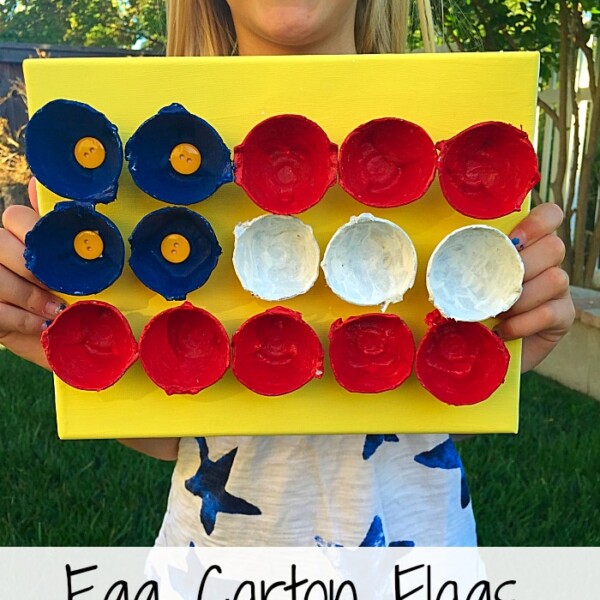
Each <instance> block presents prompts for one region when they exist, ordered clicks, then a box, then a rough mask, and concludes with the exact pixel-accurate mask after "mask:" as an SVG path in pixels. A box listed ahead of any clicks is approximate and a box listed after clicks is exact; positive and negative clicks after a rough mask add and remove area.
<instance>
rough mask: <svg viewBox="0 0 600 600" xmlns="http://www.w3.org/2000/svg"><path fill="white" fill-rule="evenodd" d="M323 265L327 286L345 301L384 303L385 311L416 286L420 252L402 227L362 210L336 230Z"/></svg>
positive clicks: (359, 304) (366, 304) (367, 304)
mask: <svg viewBox="0 0 600 600" xmlns="http://www.w3.org/2000/svg"><path fill="white" fill-rule="evenodd" d="M321 267H322V269H323V273H324V274H325V279H326V281H327V285H328V286H329V287H330V288H331V290H332V291H333V293H334V294H336V295H337V296H339V297H340V298H341V299H342V300H345V301H346V302H349V303H351V304H356V305H358V306H376V305H381V310H382V311H385V310H386V308H387V307H388V305H389V304H392V303H395V302H400V301H401V300H402V298H403V297H404V294H405V293H406V292H407V291H408V290H409V289H410V288H411V287H412V286H413V284H414V282H415V275H416V272H417V252H416V250H415V247H414V245H413V243H412V241H411V239H410V238H409V237H408V235H407V234H406V232H405V231H404V230H403V229H402V228H401V227H399V226H398V225H396V224H395V223H392V222H391V221H388V220H386V219H380V218H378V217H374V216H373V215H372V214H370V213H363V214H361V215H359V216H358V217H351V218H350V221H349V222H348V223H346V224H345V225H342V227H340V228H339V229H338V230H337V231H336V232H335V234H334V235H333V237H332V238H331V240H330V241H329V244H328V245H327V249H326V250H325V255H324V257H323V262H322V263H321Z"/></svg>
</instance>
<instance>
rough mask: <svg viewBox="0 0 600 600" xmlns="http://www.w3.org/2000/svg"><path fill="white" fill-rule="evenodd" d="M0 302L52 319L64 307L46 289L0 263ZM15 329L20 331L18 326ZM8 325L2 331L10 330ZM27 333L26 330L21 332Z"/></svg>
mask: <svg viewBox="0 0 600 600" xmlns="http://www.w3.org/2000/svg"><path fill="white" fill-rule="evenodd" d="M0 302H4V303H8V304H11V305H13V306H15V307H18V308H22V309H23V310H26V311H27V312H30V313H34V314H35V315H38V316H39V317H43V318H44V320H45V319H54V317H56V316H57V315H58V313H59V312H60V311H61V310H63V309H64V308H65V305H64V304H63V302H62V301H61V300H60V299H59V298H56V297H55V296H53V295H52V294H49V293H48V292H47V291H46V290H43V289H42V288H40V287H38V286H37V285H35V284H33V283H30V282H29V281H26V280H25V279H23V278H22V277H19V276H18V275H16V274H15V273H13V272H12V271H10V270H9V269H7V268H6V267H3V266H2V265H0ZM14 329H15V330H17V331H21V330H20V329H19V328H18V327H14ZM10 330H11V328H10V327H9V328H8V329H6V324H5V329H4V331H10ZM23 333H27V332H23Z"/></svg>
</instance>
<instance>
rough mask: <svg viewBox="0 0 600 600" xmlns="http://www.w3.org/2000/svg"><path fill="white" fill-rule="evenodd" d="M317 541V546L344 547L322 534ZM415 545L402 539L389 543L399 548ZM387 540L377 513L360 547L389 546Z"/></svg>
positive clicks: (390, 546) (316, 538)
mask: <svg viewBox="0 0 600 600" xmlns="http://www.w3.org/2000/svg"><path fill="white" fill-rule="evenodd" d="M315 542H317V546H319V547H321V548H323V547H328V548H331V547H335V548H343V547H344V546H343V545H342V544H336V543H335V542H328V541H326V540H324V539H323V538H322V537H321V536H320V535H318V536H316V537H315ZM414 545H415V543H414V542H411V541H410V540H402V541H398V542H391V543H390V544H389V548H397V547H400V546H405V547H409V548H412V547H413V546H414ZM387 547H388V546H387V545H386V542H385V535H384V533H383V524H382V522H381V517H380V516H379V515H375V517H374V518H373V521H371V525H370V527H369V531H367V535H366V536H365V539H364V540H363V541H362V542H361V543H360V546H359V548H387Z"/></svg>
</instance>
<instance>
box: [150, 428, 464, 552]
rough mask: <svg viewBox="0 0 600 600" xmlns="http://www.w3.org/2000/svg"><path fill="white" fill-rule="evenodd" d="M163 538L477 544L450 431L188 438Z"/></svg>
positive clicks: (163, 541) (237, 542) (224, 542)
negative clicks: (438, 432)
mask: <svg viewBox="0 0 600 600" xmlns="http://www.w3.org/2000/svg"><path fill="white" fill-rule="evenodd" d="M156 543H157V545H159V546H190V545H194V546H324V545H328V546H350V547H357V546H378V547H387V546H415V545H416V546H473V545H475V544H476V534H475V522H474V518H473V511H472V506H471V500H470V497H469V491H468V487H467V482H466V477H465V474H464V469H463V466H462V462H461V460H460V457H459V455H458V452H457V451H456V448H455V447H454V444H453V442H452V440H451V439H450V438H449V437H448V436H447V435H440V434H431V435H430V434H427V435H422V434H419V435H404V434H402V435H401V434H398V435H393V434H387V435H322V436H268V437H267V436H265V437H262V436H251V437H206V438H185V439H182V440H181V442H180V445H179V456H178V460H177V465H176V467H175V472H174V474H173V480H172V485H171V491H170V494H169V503H168V507H167V512H166V514H165V517H164V521H163V525H162V528H161V531H160V533H159V536H158V539H157V541H156Z"/></svg>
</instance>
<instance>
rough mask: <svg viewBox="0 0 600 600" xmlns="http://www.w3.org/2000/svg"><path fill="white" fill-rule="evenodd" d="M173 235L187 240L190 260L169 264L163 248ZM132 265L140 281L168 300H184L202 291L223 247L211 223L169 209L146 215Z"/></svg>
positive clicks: (134, 243) (135, 242)
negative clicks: (169, 236) (198, 290)
mask: <svg viewBox="0 0 600 600" xmlns="http://www.w3.org/2000/svg"><path fill="white" fill-rule="evenodd" d="M171 234H178V235H180V236H183V237H184V238H185V239H186V240H187V241H188V242H189V244H190V253H189V256H188V257H187V258H186V259H185V260H184V261H183V262H180V263H172V262H169V261H168V260H167V259H166V258H165V257H164V256H163V254H162V250H161V244H162V242H163V240H164V239H165V238H166V237H167V236H168V235H171ZM129 243H130V244H131V257H130V259H129V265H130V266H131V269H132V270H133V272H134V273H135V275H136V276H137V278H138V279H139V280H140V281H141V282H142V283H143V284H144V285H145V286H146V287H147V288H150V289H151V290H153V291H154V292H157V293H158V294H160V295H161V296H163V297H164V298H165V299H166V300H184V299H185V297H186V296H187V294H188V293H190V292H192V291H194V290H196V289H198V288H200V287H202V286H203V285H204V284H205V283H206V281H207V280H208V278H209V277H210V275H211V273H212V272H213V270H214V268H215V267H216V266H217V262H218V260H219V256H220V255H221V252H222V250H221V246H219V242H218V240H217V236H216V235H215V232H214V230H213V228H212V227H211V225H210V223H209V222H208V221H207V220H206V219H205V218H204V217H203V216H201V215H199V214H198V213H195V212H193V211H191V210H189V209H187V208H184V207H175V206H169V207H167V208H162V209H160V210H157V211H154V212H152V213H149V214H148V215H146V216H145V217H144V218H143V219H142V220H141V221H140V222H139V223H138V224H137V225H136V227H135V229H134V230H133V233H132V234H131V237H130V238H129Z"/></svg>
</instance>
